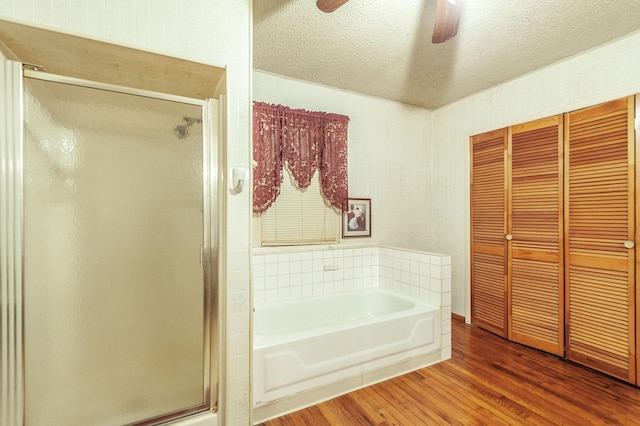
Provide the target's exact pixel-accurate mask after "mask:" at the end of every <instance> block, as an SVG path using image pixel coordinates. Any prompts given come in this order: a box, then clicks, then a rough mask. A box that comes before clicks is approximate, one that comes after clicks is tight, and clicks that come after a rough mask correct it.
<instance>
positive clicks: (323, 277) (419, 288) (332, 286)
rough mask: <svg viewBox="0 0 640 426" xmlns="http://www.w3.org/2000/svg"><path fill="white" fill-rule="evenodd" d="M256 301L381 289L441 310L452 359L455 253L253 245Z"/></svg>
mask: <svg viewBox="0 0 640 426" xmlns="http://www.w3.org/2000/svg"><path fill="white" fill-rule="evenodd" d="M252 258H253V273H252V278H253V302H254V305H256V306H258V305H261V304H264V303H271V302H280V301H287V300H295V299H298V298H302V297H312V296H323V295H326V294H332V293H338V292H343V291H351V290H356V289H363V288H371V287H382V288H386V289H389V290H392V291H394V292H397V293H400V294H403V295H406V296H411V297H413V298H416V299H418V300H421V301H423V302H427V303H429V304H431V305H433V306H437V307H440V309H441V318H442V319H441V321H442V324H441V330H442V333H443V334H442V360H446V359H449V358H451V256H449V255H445V254H438V253H428V252H420V251H415V250H406V249H399V248H394V247H386V246H363V247H328V246H321V247H315V246H305V247H292V248H286V247H283V248H280V249H272V248H270V249H254V254H253V256H252Z"/></svg>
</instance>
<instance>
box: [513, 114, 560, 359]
mask: <svg viewBox="0 0 640 426" xmlns="http://www.w3.org/2000/svg"><path fill="white" fill-rule="evenodd" d="M510 135H511V137H510V144H509V153H510V155H509V158H510V159H511V161H509V163H508V164H509V167H508V174H509V176H508V177H509V179H508V180H507V181H508V183H510V185H507V187H508V188H509V196H508V199H509V209H508V212H509V220H508V221H507V226H508V234H509V235H510V238H511V240H510V241H509V242H508V268H509V270H508V285H509V286H508V288H509V321H508V324H509V339H510V340H513V341H515V342H519V343H523V344H525V345H528V346H532V347H535V348H538V349H541V350H544V351H547V352H551V353H554V354H556V355H564V309H563V304H564V272H563V269H562V267H563V201H564V200H563V180H562V178H563V171H562V150H563V116H562V115H558V116H554V117H549V118H546V119H542V120H536V121H534V122H530V123H525V124H521V125H517V126H513V127H512V129H511V132H510Z"/></svg>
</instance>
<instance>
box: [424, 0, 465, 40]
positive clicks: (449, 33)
mask: <svg viewBox="0 0 640 426" xmlns="http://www.w3.org/2000/svg"><path fill="white" fill-rule="evenodd" d="M462 3H463V0H438V5H437V6H436V21H435V23H434V25H433V36H432V37H431V42H432V43H433V44H438V43H444V42H445V41H447V40H451V39H452V38H453V37H454V36H455V35H456V34H458V24H459V23H460V12H461V11H462Z"/></svg>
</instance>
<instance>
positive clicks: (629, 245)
mask: <svg viewBox="0 0 640 426" xmlns="http://www.w3.org/2000/svg"><path fill="white" fill-rule="evenodd" d="M624 246H625V247H626V248H628V249H632V248H634V247H635V246H636V243H634V242H633V241H625V242H624Z"/></svg>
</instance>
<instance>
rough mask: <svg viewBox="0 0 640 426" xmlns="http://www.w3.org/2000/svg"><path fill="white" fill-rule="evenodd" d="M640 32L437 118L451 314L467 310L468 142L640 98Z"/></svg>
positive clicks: (438, 245) (436, 226)
mask: <svg viewBox="0 0 640 426" xmlns="http://www.w3.org/2000/svg"><path fill="white" fill-rule="evenodd" d="M639 67H640V34H639V33H637V34H635V35H631V36H628V37H626V38H623V39H620V40H618V41H616V42H613V43H611V44H608V45H605V46H602V47H600V48H598V49H594V50H592V51H589V52H587V53H584V54H582V55H579V56H576V57H574V58H571V59H569V60H566V61H563V62H560V63H557V64H554V65H551V66H548V67H546V68H544V69H541V70H539V71H536V72H533V73H531V74H528V75H526V76H523V77H521V78H518V79H516V80H513V81H510V82H507V83H505V84H502V85H500V86H496V87H494V88H491V89H489V90H486V91H484V92H481V93H478V94H476V95H473V96H470V97H468V98H466V99H463V100H461V101H459V102H455V103H453V104H450V105H447V106H445V107H443V108H440V109H437V110H435V111H434V112H433V123H434V128H433V135H434V140H433V158H434V161H433V164H434V167H433V203H432V209H433V211H432V217H433V221H432V222H431V228H430V231H429V235H430V238H431V241H432V246H431V247H430V250H431V251H434V252H439V253H447V254H450V255H451V256H452V266H453V268H452V286H453V288H452V292H453V304H452V310H453V312H454V313H457V314H460V315H470V311H469V303H470V302H469V294H470V278H469V271H470V266H469V251H470V248H469V231H470V225H469V223H470V215H469V197H470V195H469V194H470V188H469V137H470V136H472V135H474V134H478V133H482V132H485V131H489V130H494V129H498V128H501V127H504V126H508V125H511V124H517V123H522V122H526V121H529V120H533V119H537V118H542V117H547V116H549V115H553V114H557V113H562V112H567V111H572V110H575V109H579V108H582V107H586V106H589V105H594V104H597V103H599V102H604V101H607V100H610V99H616V98H619V97H622V96H626V95H631V94H635V93H638V92H640V72H638V71H639Z"/></svg>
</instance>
